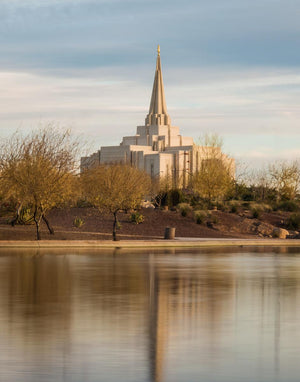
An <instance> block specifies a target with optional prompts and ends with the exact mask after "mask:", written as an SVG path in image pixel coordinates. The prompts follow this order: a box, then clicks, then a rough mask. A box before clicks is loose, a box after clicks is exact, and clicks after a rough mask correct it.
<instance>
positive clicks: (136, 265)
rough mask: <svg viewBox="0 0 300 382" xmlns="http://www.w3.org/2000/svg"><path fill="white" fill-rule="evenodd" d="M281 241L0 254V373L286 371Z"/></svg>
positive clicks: (280, 374) (290, 372)
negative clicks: (250, 246)
mask: <svg viewBox="0 0 300 382" xmlns="http://www.w3.org/2000/svg"><path fill="white" fill-rule="evenodd" d="M293 251H294V252H295V251H296V250H287V251H286V252H287V253H285V254H284V255H282V254H280V253H275V252H270V253H261V254H258V253H248V252H245V251H244V252H243V253H240V254H239V253H234V252H228V253H224V250H223V252H222V253H217V252H213V251H209V252H208V251H202V253H193V252H189V251H184V253H183V252H182V251H179V252H178V251H173V253H172V251H171V253H160V252H157V253H152V254H146V253H134V254H133V253H124V252H123V251H116V252H114V253H113V252H109V251H108V252H106V253H102V254H100V255H99V253H98V252H96V251H89V252H86V253H83V252H81V253H79V252H78V253H74V254H69V255H65V254H64V253H63V252H61V253H59V252H57V253H55V254H54V253H50V252H49V251H48V252H47V251H43V252H36V253H33V252H30V251H29V252H28V253H24V252H23V253H22V254H20V253H18V252H14V251H11V252H9V253H8V252H1V256H0V264H1V266H0V328H1V333H2V336H1V344H0V351H1V353H0V354H1V364H4V365H6V366H5V367H4V368H2V369H1V372H0V377H1V378H2V379H1V378H0V380H3V381H5V382H7V381H16V382H17V381H25V380H26V381H27V380H30V381H40V380H43V381H52V380H56V381H69V380H70V381H77V380H78V381H82V380H88V381H119V380H122V381H155V382H159V381H161V382H166V381H183V380H189V381H196V380H199V381H201V380H203V381H210V380H212V381H229V380H233V381H234V380H239V378H241V376H242V377H243V381H253V380H260V381H271V380H280V381H281V380H282V381H283V380H285V381H294V380H295V381H296V380H297V379H296V376H297V375H298V373H299V371H300V370H299V365H298V362H297V354H298V353H299V350H300V345H299V344H300V341H299V340H300V331H299V329H298V322H299V318H300V308H299V305H297V302H298V301H299V297H300V296H299V295H300V257H299V255H298V253H293ZM245 368H246V369H247V374H246V375H244V372H243V370H245ZM22 375H23V377H22ZM24 375H26V378H27V379H26V378H25V379H24ZM294 377H295V379H293V378H294ZM41 378H42V379H41Z"/></svg>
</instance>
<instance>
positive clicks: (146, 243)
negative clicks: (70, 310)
mask: <svg viewBox="0 0 300 382" xmlns="http://www.w3.org/2000/svg"><path fill="white" fill-rule="evenodd" d="M253 246H255V247H300V239H224V238H222V239H205V238H203V239H198V238H197V239H195V238H177V239H174V240H164V239H158V240H120V241H108V240H41V241H32V240H28V241H26V240H19V241H18V240H14V241H11V240H2V241H0V248H7V249H8V248H99V249H102V248H103V249H106V248H203V247H253Z"/></svg>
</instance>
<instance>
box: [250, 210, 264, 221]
mask: <svg viewBox="0 0 300 382" xmlns="http://www.w3.org/2000/svg"><path fill="white" fill-rule="evenodd" d="M251 212H252V217H253V219H259V218H260V217H261V212H262V211H261V210H260V209H259V208H252V209H251Z"/></svg>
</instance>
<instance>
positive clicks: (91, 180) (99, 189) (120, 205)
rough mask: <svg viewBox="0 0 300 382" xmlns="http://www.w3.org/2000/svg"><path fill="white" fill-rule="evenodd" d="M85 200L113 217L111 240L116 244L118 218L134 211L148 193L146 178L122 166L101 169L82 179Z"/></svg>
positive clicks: (141, 172)
mask: <svg viewBox="0 0 300 382" xmlns="http://www.w3.org/2000/svg"><path fill="white" fill-rule="evenodd" d="M81 180H82V189H83V194H84V196H85V197H86V198H87V199H88V200H89V201H90V202H91V203H92V204H93V205H94V206H95V207H97V208H98V209H99V210H100V211H102V210H104V211H107V212H109V213H111V214H113V216H114V222H113V240H117V223H118V219H117V214H118V212H119V211H120V210H128V209H134V208H137V207H138V206H140V204H141V201H142V200H143V198H144V197H145V195H146V194H147V193H148V192H149V190H150V178H149V176H148V175H147V174H146V173H145V172H143V171H140V170H138V169H136V168H134V167H130V166H127V165H122V164H112V165H100V166H97V167H94V168H91V169H88V170H85V171H84V172H83V174H82V175H81Z"/></svg>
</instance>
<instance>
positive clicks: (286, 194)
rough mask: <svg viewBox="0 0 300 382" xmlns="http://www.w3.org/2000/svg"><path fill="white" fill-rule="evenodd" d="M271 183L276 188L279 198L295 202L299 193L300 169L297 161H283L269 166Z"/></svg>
mask: <svg viewBox="0 0 300 382" xmlns="http://www.w3.org/2000/svg"><path fill="white" fill-rule="evenodd" d="M269 173H270V176H271V182H272V184H273V186H274V187H275V189H276V191H277V193H278V198H279V199H284V200H294V199H295V198H296V196H297V193H298V192H299V186H300V168H299V163H298V162H297V161H293V162H286V161H281V162H277V163H274V164H272V165H270V166H269Z"/></svg>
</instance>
